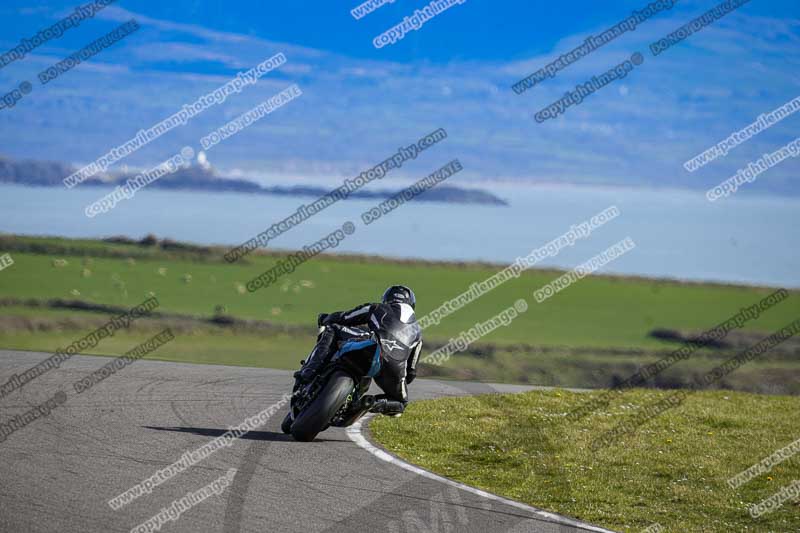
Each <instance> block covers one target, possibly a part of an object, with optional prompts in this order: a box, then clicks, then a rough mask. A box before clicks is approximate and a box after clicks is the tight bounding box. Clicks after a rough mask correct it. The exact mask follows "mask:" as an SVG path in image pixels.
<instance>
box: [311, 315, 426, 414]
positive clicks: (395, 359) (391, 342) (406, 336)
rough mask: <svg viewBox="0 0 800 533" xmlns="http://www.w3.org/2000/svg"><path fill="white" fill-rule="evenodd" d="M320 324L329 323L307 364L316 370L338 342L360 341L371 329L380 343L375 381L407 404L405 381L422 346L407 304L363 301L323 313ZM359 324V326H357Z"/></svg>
mask: <svg viewBox="0 0 800 533" xmlns="http://www.w3.org/2000/svg"><path fill="white" fill-rule="evenodd" d="M321 325H323V326H330V327H326V328H325V330H324V331H323V332H322V333H321V334H320V336H319V339H318V340H317V345H316V346H315V348H314V351H313V352H312V353H311V356H309V360H308V361H307V362H306V366H307V367H310V368H313V370H314V371H317V370H319V368H321V367H322V366H323V365H324V364H325V362H327V361H328V359H329V358H330V357H331V356H332V355H333V353H334V352H335V349H336V346H337V345H338V343H339V342H342V341H347V340H354V341H358V340H363V339H366V338H369V333H368V331H366V330H365V329H363V327H366V328H367V329H368V330H370V331H372V332H374V333H375V334H376V335H377V337H378V339H379V340H380V343H381V369H380V372H378V374H377V375H376V376H375V383H377V384H378V386H379V387H380V388H381V389H382V390H383V392H384V393H385V398H386V399H387V400H392V401H397V402H401V403H402V404H403V406H404V407H405V405H406V404H407V403H408V391H407V389H406V384H407V383H410V382H411V381H413V379H414V378H415V377H416V373H417V361H418V360H419V354H420V350H421V349H422V330H421V328H420V327H419V324H417V319H416V317H415V316H414V310H413V309H412V308H411V306H410V305H408V304H404V303H397V302H389V303H374V304H370V303H366V304H363V305H359V306H358V307H355V308H353V309H351V310H349V311H340V312H337V313H331V314H330V315H327V316H324V317H323V319H322V321H321ZM359 326H361V328H359Z"/></svg>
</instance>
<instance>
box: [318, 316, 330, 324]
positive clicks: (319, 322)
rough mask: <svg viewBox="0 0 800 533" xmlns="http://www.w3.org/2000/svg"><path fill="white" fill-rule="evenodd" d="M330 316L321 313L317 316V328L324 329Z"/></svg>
mask: <svg viewBox="0 0 800 533" xmlns="http://www.w3.org/2000/svg"><path fill="white" fill-rule="evenodd" d="M329 316H330V315H329V314H328V313H320V314H319V315H317V327H322V326H324V325H326V324H325V321H326V320H327V319H328V317H329Z"/></svg>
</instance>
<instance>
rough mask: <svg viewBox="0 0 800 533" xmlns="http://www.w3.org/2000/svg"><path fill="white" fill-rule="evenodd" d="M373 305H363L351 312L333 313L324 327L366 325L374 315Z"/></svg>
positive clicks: (326, 320)
mask: <svg viewBox="0 0 800 533" xmlns="http://www.w3.org/2000/svg"><path fill="white" fill-rule="evenodd" d="M372 310H373V304H370V303H366V304H361V305H359V306H358V307H354V308H353V309H350V310H349V311H338V312H336V313H331V314H329V315H328V316H327V317H325V320H324V321H323V325H329V324H340V325H342V326H361V325H363V324H366V323H367V321H368V320H369V317H370V315H371V314H372Z"/></svg>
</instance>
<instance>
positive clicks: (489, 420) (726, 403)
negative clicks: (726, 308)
mask: <svg viewBox="0 0 800 533" xmlns="http://www.w3.org/2000/svg"><path fill="white" fill-rule="evenodd" d="M412 389H413V386H412ZM412 393H413V390H412ZM595 394H598V393H594V392H592V393H571V392H567V391H560V390H553V391H533V392H528V393H524V394H515V395H484V396H478V397H469V398H442V399H437V400H427V401H420V402H413V403H412V404H411V405H410V406H409V408H408V409H407V410H406V414H405V415H404V416H403V417H402V418H400V419H388V418H379V419H376V420H374V421H373V422H372V423H371V424H370V431H371V433H372V436H373V437H374V439H375V440H376V441H377V442H378V443H380V444H381V445H382V446H384V447H385V448H386V449H387V450H389V451H390V452H392V453H394V454H396V455H398V456H399V457H402V458H403V459H405V460H407V461H409V462H412V463H414V464H417V465H420V466H422V467H424V468H427V469H429V470H431V471H433V472H436V473H438V474H441V475H443V476H446V477H448V478H451V479H454V480H457V481H460V482H463V483H467V484H469V485H472V486H475V487H479V488H481V489H484V490H488V491H491V492H494V493H497V494H500V495H503V496H505V497H508V498H512V499H515V500H518V501H521V502H524V503H527V504H530V505H533V506H536V507H540V508H544V509H547V510H550V511H555V512H558V513H561V514H564V515H567V516H572V517H575V518H579V519H582V520H586V521H588V522H591V523H595V524H598V525H601V526H604V527H607V528H610V529H613V530H618V531H640V530H642V529H643V528H646V527H648V526H650V525H652V524H654V523H659V524H661V525H662V526H664V528H665V530H666V531H670V532H672V531H676V532H687V531H704V532H719V533H728V532H731V531H764V532H767V531H774V532H789V531H800V505H799V504H798V502H797V501H796V500H795V501H794V502H786V503H785V504H784V505H783V506H782V507H781V508H779V509H778V510H776V511H774V512H772V513H770V514H767V515H764V516H762V517H760V518H757V519H754V518H752V517H751V516H750V514H749V512H748V509H749V506H750V505H752V504H757V503H759V502H761V501H762V500H764V499H766V498H768V497H770V496H771V495H773V494H775V493H776V492H778V491H779V490H780V489H781V488H782V487H785V486H787V485H789V484H791V483H792V481H793V480H796V479H800V457H795V458H793V459H790V460H788V461H785V462H783V463H781V464H780V465H778V466H776V467H774V468H773V469H772V471H771V472H769V473H766V474H764V475H760V476H758V477H757V478H755V479H753V480H751V481H749V482H748V483H746V484H744V485H743V486H741V487H739V488H738V489H737V490H733V489H731V488H730V487H729V486H728V484H727V482H726V481H727V480H728V479H729V478H730V477H732V476H734V475H736V474H737V473H739V472H741V471H743V470H745V469H747V468H749V467H750V466H752V465H753V464H755V463H757V462H758V461H760V460H762V459H763V458H765V457H767V456H769V455H770V454H772V453H773V452H775V451H776V450H778V449H780V448H782V447H784V446H786V445H788V444H789V443H791V442H793V441H795V440H797V439H798V438H800V427H798V425H797V420H800V398H796V397H789V396H758V395H753V394H747V393H739V392H729V391H724V392H723V391H714V392H709V391H707V392H696V393H691V394H690V395H689V396H688V398H687V399H686V401H685V402H684V403H683V404H681V405H680V406H678V407H676V408H674V409H672V410H669V411H666V412H664V413H663V414H661V415H660V416H658V417H656V418H655V419H652V420H650V421H649V422H648V423H646V424H645V425H644V426H642V427H640V428H639V429H638V430H637V431H635V432H634V433H632V434H629V435H627V436H624V437H622V438H621V439H619V440H618V441H616V442H615V443H613V444H612V445H611V446H609V447H607V448H601V449H600V450H597V451H593V450H592V449H591V442H592V440H593V439H594V438H595V437H596V436H598V435H600V434H601V433H603V432H604V431H606V430H608V429H611V428H612V427H613V426H616V425H617V424H618V423H620V422H621V421H623V420H625V419H626V418H628V417H631V416H633V415H635V413H636V412H637V411H638V410H640V409H642V408H643V406H645V405H651V404H653V403H655V402H656V401H658V400H659V399H663V398H666V397H667V396H668V395H669V394H671V393H670V392H669V391H654V390H644V389H634V390H629V391H627V392H625V393H624V394H623V395H621V396H620V397H619V399H618V400H616V401H614V402H613V403H612V404H611V405H610V406H609V407H607V408H605V409H603V410H601V411H597V412H595V413H593V414H591V415H589V416H588V417H586V418H584V419H582V420H579V421H577V422H568V421H567V420H566V418H565V416H564V415H565V414H566V413H567V412H569V411H570V410H571V409H572V408H574V407H577V406H578V405H581V404H582V403H583V402H584V401H587V400H588V399H590V398H591V396H592V395H595Z"/></svg>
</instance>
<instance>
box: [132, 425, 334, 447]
mask: <svg viewBox="0 0 800 533" xmlns="http://www.w3.org/2000/svg"><path fill="white" fill-rule="evenodd" d="M142 427H143V428H146V429H154V430H156V431H175V432H178V433H191V434H192V435H201V436H203V437H221V436H222V435H224V434H225V433H227V432H228V431H230V430H228V429H213V428H185V427H160V426H142ZM239 438H240V439H241V440H261V441H271V442H295V441H294V439H293V438H292V436H291V435H284V434H283V433H278V432H276V431H250V432H249V433H245V434H244V435H242V436H241V437H239ZM314 442H337V441H336V440H330V439H321V438H319V437H317V438H316V439H314ZM303 444H306V443H303Z"/></svg>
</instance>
